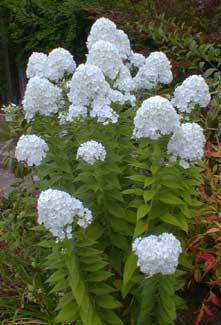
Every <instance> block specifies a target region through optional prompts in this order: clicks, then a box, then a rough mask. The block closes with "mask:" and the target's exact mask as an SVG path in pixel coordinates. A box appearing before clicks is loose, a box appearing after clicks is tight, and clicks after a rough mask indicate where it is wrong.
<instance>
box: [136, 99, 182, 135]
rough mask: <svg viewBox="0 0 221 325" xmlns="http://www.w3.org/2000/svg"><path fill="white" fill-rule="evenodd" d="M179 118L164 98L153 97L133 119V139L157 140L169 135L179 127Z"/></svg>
mask: <svg viewBox="0 0 221 325" xmlns="http://www.w3.org/2000/svg"><path fill="white" fill-rule="evenodd" d="M179 120H180V116H179V115H178V114H177V113H176V111H175V109H174V108H173V106H172V105H171V103H170V102H169V100H167V99H166V98H163V97H160V96H154V97H150V98H148V99H146V100H145V101H144V102H143V103H142V105H141V107H140V108H139V109H138V110H137V112H136V116H135V118H134V126H135V128H134V130H133V137H134V138H135V139H139V138H145V137H147V138H150V139H158V138H159V137H160V136H161V135H166V134H170V133H172V132H174V131H175V129H176V128H177V127H178V125H179Z"/></svg>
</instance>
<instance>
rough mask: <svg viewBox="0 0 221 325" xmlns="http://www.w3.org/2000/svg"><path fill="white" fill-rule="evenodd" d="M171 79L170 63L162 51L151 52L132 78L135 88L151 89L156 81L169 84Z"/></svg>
mask: <svg viewBox="0 0 221 325" xmlns="http://www.w3.org/2000/svg"><path fill="white" fill-rule="evenodd" d="M172 80H173V74H172V71H171V64H170V61H169V60H168V58H167V56H166V55H165V54H164V53H163V52H152V53H151V54H150V55H149V56H148V57H147V58H146V62H145V64H144V65H142V66H141V68H140V69H139V71H138V73H137V75H136V77H135V78H134V82H135V85H136V89H152V88H155V87H156V85H157V83H162V84H169V83H171V81H172Z"/></svg>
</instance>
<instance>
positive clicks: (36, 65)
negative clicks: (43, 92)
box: [26, 52, 48, 79]
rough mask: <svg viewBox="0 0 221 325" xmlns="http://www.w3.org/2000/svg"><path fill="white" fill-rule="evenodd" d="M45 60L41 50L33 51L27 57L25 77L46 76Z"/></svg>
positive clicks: (45, 56) (46, 58)
mask: <svg viewBox="0 0 221 325" xmlns="http://www.w3.org/2000/svg"><path fill="white" fill-rule="evenodd" d="M47 60H48V57H47V55H46V54H44V53H41V52H33V53H32V54H31V56H30V57H29V59H28V65H27V69H26V75H27V78H28V79H30V78H34V77H39V78H45V77H47V74H46V72H47Z"/></svg>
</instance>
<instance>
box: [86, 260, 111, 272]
mask: <svg viewBox="0 0 221 325" xmlns="http://www.w3.org/2000/svg"><path fill="white" fill-rule="evenodd" d="M106 265H108V263H107V262H104V261H99V260H98V261H97V262H96V263H94V264H92V265H89V266H85V267H84V271H87V272H96V271H98V270H100V269H102V268H104V267H105V266H106Z"/></svg>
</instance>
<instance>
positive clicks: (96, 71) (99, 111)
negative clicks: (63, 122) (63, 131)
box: [66, 64, 118, 124]
mask: <svg viewBox="0 0 221 325" xmlns="http://www.w3.org/2000/svg"><path fill="white" fill-rule="evenodd" d="M111 94H112V95H111ZM111 96H113V93H112V92H111V88H110V85H109V84H108V82H107V81H106V80H105V77H104V74H103V72H102V71H101V69H100V68H99V67H97V66H95V65H90V64H86V65H84V64H81V65H80V66H79V67H78V68H77V70H76V72H75V73H74V75H73V78H72V80H71V82H70V92H69V94H68V97H69V99H70V101H71V103H72V105H71V106H70V108H69V111H68V114H67V117H66V119H67V120H68V121H71V120H73V119H74V118H82V117H85V115H86V109H85V108H87V110H89V112H88V115H89V116H91V117H94V118H97V120H98V122H101V123H104V124H108V123H109V122H111V123H116V122H117V119H118V115H117V113H116V112H114V111H113V109H112V108H111V107H110V105H111Z"/></svg>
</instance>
